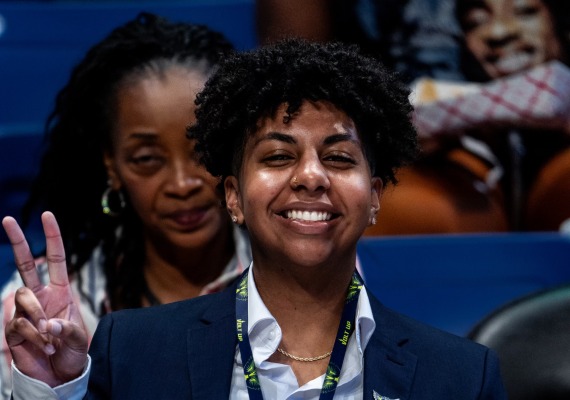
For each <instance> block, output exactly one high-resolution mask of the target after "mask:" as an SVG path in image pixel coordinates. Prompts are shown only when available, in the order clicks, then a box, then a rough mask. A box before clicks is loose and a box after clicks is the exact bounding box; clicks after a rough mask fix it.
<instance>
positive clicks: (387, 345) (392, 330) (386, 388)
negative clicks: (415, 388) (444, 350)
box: [363, 296, 417, 400]
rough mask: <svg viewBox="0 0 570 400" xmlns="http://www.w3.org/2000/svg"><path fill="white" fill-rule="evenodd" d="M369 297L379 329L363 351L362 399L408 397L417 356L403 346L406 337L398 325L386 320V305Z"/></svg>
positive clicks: (400, 398)
mask: <svg viewBox="0 0 570 400" xmlns="http://www.w3.org/2000/svg"><path fill="white" fill-rule="evenodd" d="M370 297H371V299H370V303H371V306H372V311H373V313H374V320H375V322H376V329H375V331H374V334H373V335H372V338H371V339H370V342H369V343H368V345H367V346H366V350H365V352H364V396H363V398H364V399H384V398H385V399H399V400H405V399H408V398H409V396H410V391H411V386H412V382H413V378H414V374H415V371H416V363H417V357H416V355H414V354H412V353H410V352H408V351H407V350H405V349H403V348H402V346H403V344H404V343H406V342H407V339H406V338H405V337H402V336H401V333H400V332H398V329H397V327H395V326H393V325H388V324H387V323H386V318H385V317H384V314H385V313H386V311H385V310H384V306H382V305H381V304H380V303H379V302H378V301H377V300H376V299H374V298H372V296H370ZM374 393H376V395H377V396H378V397H374Z"/></svg>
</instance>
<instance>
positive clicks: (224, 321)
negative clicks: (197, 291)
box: [187, 286, 237, 400]
mask: <svg viewBox="0 0 570 400" xmlns="http://www.w3.org/2000/svg"><path fill="white" fill-rule="evenodd" d="M232 288H233V286H232ZM234 295H235V288H234V289H233V290H232V289H231V288H230V290H225V291H224V292H223V293H222V294H221V296H220V297H219V299H216V300H217V301H216V302H215V303H213V304H212V305H211V307H209V308H208V309H207V310H206V312H205V313H204V314H203V315H202V317H201V318H200V319H199V320H198V321H194V322H193V323H192V324H191V328H190V329H189V330H188V337H187V341H188V364H189V371H190V372H189V373H190V384H191V386H192V399H195V400H212V399H220V400H221V399H224V400H227V399H228V398H229V396H230V386H231V379H232V373H233V366H234V356H235V350H236V346H237V339H236V334H235V323H236V322H235V298H234V297H233V296H234Z"/></svg>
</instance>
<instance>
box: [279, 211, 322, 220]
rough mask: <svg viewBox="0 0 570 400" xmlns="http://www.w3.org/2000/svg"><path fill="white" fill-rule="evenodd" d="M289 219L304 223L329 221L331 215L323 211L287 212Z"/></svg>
mask: <svg viewBox="0 0 570 400" xmlns="http://www.w3.org/2000/svg"><path fill="white" fill-rule="evenodd" d="M287 218H289V219H298V220H302V221H328V220H330V219H331V214H330V213H328V212H323V211H293V210H292V211H287Z"/></svg>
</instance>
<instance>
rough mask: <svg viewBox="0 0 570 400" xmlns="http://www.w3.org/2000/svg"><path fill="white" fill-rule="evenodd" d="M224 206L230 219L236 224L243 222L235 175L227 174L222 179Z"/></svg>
mask: <svg viewBox="0 0 570 400" xmlns="http://www.w3.org/2000/svg"><path fill="white" fill-rule="evenodd" d="M224 190H225V193H226V206H227V208H228V212H229V214H230V217H231V219H232V221H233V222H234V223H236V224H238V225H243V224H244V222H245V221H244V216H243V210H242V203H241V193H240V190H239V182H238V179H237V178H236V177H235V176H228V177H227V178H226V180H225V181H224Z"/></svg>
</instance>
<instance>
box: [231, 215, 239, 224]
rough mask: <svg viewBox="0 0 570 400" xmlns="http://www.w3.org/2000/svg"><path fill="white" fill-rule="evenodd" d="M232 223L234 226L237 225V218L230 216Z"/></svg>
mask: <svg viewBox="0 0 570 400" xmlns="http://www.w3.org/2000/svg"><path fill="white" fill-rule="evenodd" d="M232 221H233V223H234V224H237V222H238V218H237V217H236V216H235V215H232Z"/></svg>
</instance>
